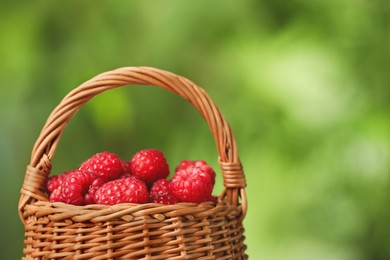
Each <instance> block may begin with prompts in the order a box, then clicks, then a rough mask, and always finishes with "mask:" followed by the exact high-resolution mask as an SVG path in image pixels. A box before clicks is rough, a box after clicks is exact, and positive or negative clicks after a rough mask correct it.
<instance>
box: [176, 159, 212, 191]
mask: <svg viewBox="0 0 390 260" xmlns="http://www.w3.org/2000/svg"><path fill="white" fill-rule="evenodd" d="M189 166H193V167H197V168H200V169H201V170H202V171H203V172H206V173H208V174H209V175H210V177H211V180H212V183H213V185H214V184H215V172H214V170H213V168H212V167H211V166H210V165H209V164H208V163H206V162H205V161H203V160H196V161H190V160H182V161H181V162H180V164H179V165H178V166H177V167H176V169H175V172H178V171H180V170H183V169H187V168H188V167H189Z"/></svg>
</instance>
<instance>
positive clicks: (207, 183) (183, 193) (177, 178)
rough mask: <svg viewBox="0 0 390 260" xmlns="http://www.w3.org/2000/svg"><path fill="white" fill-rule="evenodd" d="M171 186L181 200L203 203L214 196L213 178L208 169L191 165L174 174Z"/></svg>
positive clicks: (174, 193) (173, 192)
mask: <svg viewBox="0 0 390 260" xmlns="http://www.w3.org/2000/svg"><path fill="white" fill-rule="evenodd" d="M170 187H171V192H172V194H173V195H174V196H175V197H176V198H178V199H179V200H180V201H181V202H195V203H201V202H205V201H209V199H210V197H211V196H212V195H211V193H212V190H213V180H212V177H211V176H210V174H209V173H208V172H207V171H204V170H202V169H201V168H199V167H195V166H193V165H191V166H188V167H187V168H185V169H182V170H179V171H177V172H176V173H175V174H174V175H173V177H172V181H171V184H170Z"/></svg>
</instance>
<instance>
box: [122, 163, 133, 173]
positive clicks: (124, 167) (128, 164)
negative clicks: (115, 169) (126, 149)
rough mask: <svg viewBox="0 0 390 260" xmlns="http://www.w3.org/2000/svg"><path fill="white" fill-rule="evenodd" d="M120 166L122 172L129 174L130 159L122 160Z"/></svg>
mask: <svg viewBox="0 0 390 260" xmlns="http://www.w3.org/2000/svg"><path fill="white" fill-rule="evenodd" d="M122 168H123V174H129V175H132V173H131V161H122Z"/></svg>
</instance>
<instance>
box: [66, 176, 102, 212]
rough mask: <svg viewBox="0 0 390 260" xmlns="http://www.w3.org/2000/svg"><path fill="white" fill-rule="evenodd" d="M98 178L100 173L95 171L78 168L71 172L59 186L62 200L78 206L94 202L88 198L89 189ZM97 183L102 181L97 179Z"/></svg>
mask: <svg viewBox="0 0 390 260" xmlns="http://www.w3.org/2000/svg"><path fill="white" fill-rule="evenodd" d="M97 179H98V175H97V174H96V173H93V172H84V171H80V170H77V171H73V172H71V173H69V175H68V176H67V177H66V179H65V180H64V182H63V184H62V185H61V186H60V187H59V189H61V202H64V203H67V204H73V205H78V206H82V205H86V204H87V203H91V202H93V201H91V200H90V199H88V191H89V189H90V188H91V186H92V184H93V183H95V180H97ZM96 183H101V182H100V181H97V182H96Z"/></svg>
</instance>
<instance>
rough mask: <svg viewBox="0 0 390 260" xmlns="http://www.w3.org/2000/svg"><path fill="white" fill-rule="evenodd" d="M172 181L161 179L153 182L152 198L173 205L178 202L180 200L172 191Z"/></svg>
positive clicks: (154, 200)
mask: <svg viewBox="0 0 390 260" xmlns="http://www.w3.org/2000/svg"><path fill="white" fill-rule="evenodd" d="M170 183H171V182H170V181H168V180H166V179H160V180H158V181H156V182H154V183H153V186H152V188H151V189H150V199H151V201H152V202H154V203H160V204H166V205H171V204H175V203H178V202H179V200H178V199H177V198H175V196H173V195H172V193H171V187H170Z"/></svg>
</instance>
